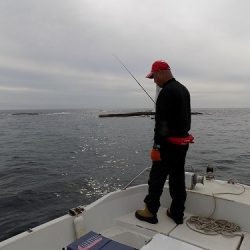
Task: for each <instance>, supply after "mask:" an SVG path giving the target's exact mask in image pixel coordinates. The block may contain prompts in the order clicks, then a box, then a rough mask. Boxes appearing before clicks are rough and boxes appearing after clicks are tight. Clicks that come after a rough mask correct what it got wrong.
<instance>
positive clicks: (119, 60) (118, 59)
mask: <svg viewBox="0 0 250 250" xmlns="http://www.w3.org/2000/svg"><path fill="white" fill-rule="evenodd" d="M113 56H114V57H115V58H116V60H117V61H118V62H119V63H120V64H121V65H122V66H123V67H124V68H125V69H126V70H127V72H128V73H129V74H130V75H131V76H132V77H133V78H134V80H135V81H136V82H137V83H138V84H139V86H140V87H141V88H142V90H143V91H144V92H145V93H146V94H147V96H148V97H149V98H150V99H151V101H152V102H153V103H154V104H155V101H154V99H153V98H152V97H151V96H150V95H149V94H148V92H147V91H146V89H144V88H143V87H142V85H141V84H140V83H139V81H137V79H136V78H135V77H134V75H133V74H132V73H131V72H130V70H129V69H128V68H127V67H126V65H125V64H124V63H123V62H122V61H121V59H120V58H119V57H118V56H116V55H113Z"/></svg>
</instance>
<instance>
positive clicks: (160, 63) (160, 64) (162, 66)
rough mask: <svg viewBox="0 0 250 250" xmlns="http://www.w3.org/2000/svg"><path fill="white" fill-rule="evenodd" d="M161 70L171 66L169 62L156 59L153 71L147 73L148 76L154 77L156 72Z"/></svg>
mask: <svg viewBox="0 0 250 250" xmlns="http://www.w3.org/2000/svg"><path fill="white" fill-rule="evenodd" d="M159 70H170V67H169V65H168V63H167V62H165V61H162V60H159V61H155V62H154V63H153V64H152V68H151V72H150V73H149V74H147V76H146V78H150V79H152V78H153V77H154V73H155V72H157V71H159Z"/></svg>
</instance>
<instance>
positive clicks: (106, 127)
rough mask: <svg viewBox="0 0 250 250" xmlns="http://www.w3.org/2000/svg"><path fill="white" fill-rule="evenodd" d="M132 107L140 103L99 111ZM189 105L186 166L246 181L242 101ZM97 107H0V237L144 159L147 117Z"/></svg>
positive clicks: (247, 145) (103, 188)
mask: <svg viewBox="0 0 250 250" xmlns="http://www.w3.org/2000/svg"><path fill="white" fill-rule="evenodd" d="M133 111H141V110H108V111H107V112H109V113H112V112H116V113H117V112H133ZM193 111H194V112H201V113H202V114H200V115H192V130H191V132H192V134H193V135H194V137H195V143H194V144H192V145H190V148H189V151H188V155H187V158H186V170H187V171H189V170H195V171H196V172H198V173H201V174H203V173H205V171H206V168H207V166H210V167H213V168H214V169H215V175H216V177H217V178H220V179H223V180H227V179H229V178H235V179H237V180H238V181H240V182H242V183H245V184H249V185H250V109H196V110H193ZM17 113H18V114H17ZM20 113H22V114H20ZM27 113H29V114H27ZM31 113H32V114H31ZM100 113H105V111H102V110H84V109H83V110H37V111H34V110H32V111H27V110H26V111H23V110H22V111H20V110H18V111H15V110H12V111H0V128H1V129H0V240H4V239H6V238H8V237H10V236H13V235H16V234H18V233H20V232H23V231H25V230H28V229H29V228H32V227H35V226H37V225H39V224H41V223H44V222H47V221H49V220H51V219H54V218H56V217H58V216H61V215H64V214H66V213H67V212H68V210H69V209H70V208H72V207H76V206H78V205H86V204H89V203H90V202H92V201H94V200H96V199H97V198H99V197H101V196H103V195H104V194H107V193H108V192H111V191H115V190H117V189H120V188H122V187H123V186H125V185H126V184H127V183H128V182H129V181H130V180H131V179H132V178H133V177H134V176H136V175H137V174H138V173H139V172H141V171H142V170H143V169H145V168H147V167H150V166H151V161H150V157H149V152H150V150H151V147H152V144H153V128H154V120H153V119H152V118H151V117H148V116H145V117H120V118H117V117H114V118H99V114H100ZM147 178H148V173H147V172H146V173H145V174H143V175H141V176H140V177H139V178H138V179H136V180H135V182H134V184H141V183H146V182H147Z"/></svg>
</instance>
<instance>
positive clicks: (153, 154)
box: [150, 148, 161, 161]
mask: <svg viewBox="0 0 250 250" xmlns="http://www.w3.org/2000/svg"><path fill="white" fill-rule="evenodd" d="M150 156H151V159H152V161H160V160H161V154H160V150H159V149H158V148H152V150H151V154H150Z"/></svg>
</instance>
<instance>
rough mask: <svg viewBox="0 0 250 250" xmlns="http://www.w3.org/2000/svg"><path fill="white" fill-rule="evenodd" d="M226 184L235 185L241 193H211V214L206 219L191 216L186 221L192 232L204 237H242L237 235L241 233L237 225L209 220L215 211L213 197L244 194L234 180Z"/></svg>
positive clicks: (243, 188) (243, 189)
mask: <svg viewBox="0 0 250 250" xmlns="http://www.w3.org/2000/svg"><path fill="white" fill-rule="evenodd" d="M228 183H232V184H237V185H239V186H241V187H242V191H241V192H239V193H232V192H225V193H213V198H214V208H213V211H212V213H211V214H210V215H209V216H208V217H202V216H191V217H190V218H189V219H187V221H186V225H187V226H188V227H189V228H190V229H191V230H193V231H196V232H198V233H202V234H206V235H217V234H221V235H223V236H226V237H234V236H242V234H237V232H240V231H241V228H240V226H239V225H237V224H236V223H233V222H229V221H227V220H216V219H213V218H211V217H212V216H213V215H214V213H215V211H216V197H215V195H222V194H231V195H241V194H243V193H244V192H245V187H244V186H243V185H242V184H239V183H236V181H235V180H233V179H230V180H229V181H228Z"/></svg>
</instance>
